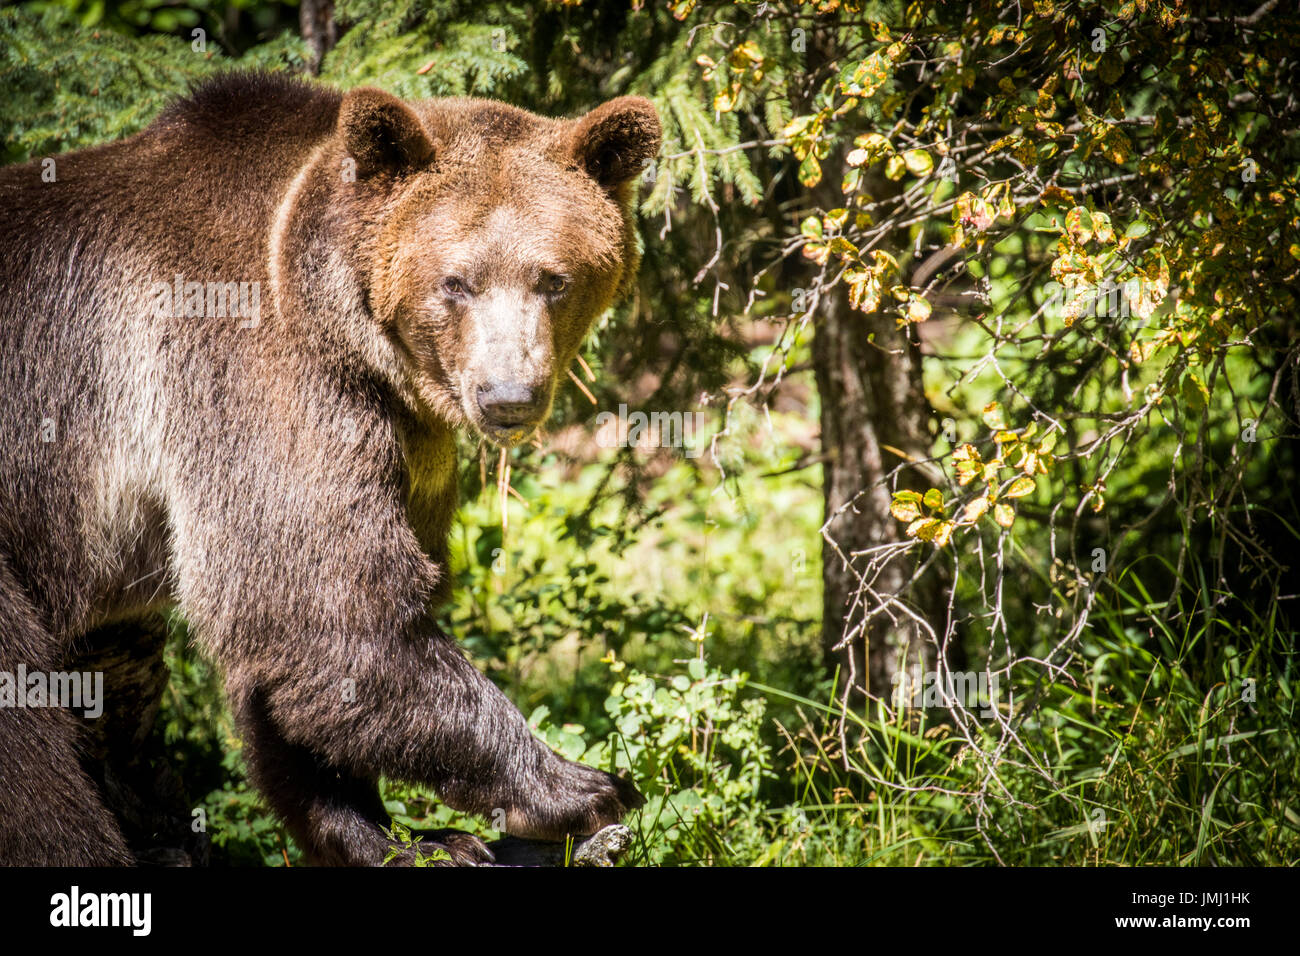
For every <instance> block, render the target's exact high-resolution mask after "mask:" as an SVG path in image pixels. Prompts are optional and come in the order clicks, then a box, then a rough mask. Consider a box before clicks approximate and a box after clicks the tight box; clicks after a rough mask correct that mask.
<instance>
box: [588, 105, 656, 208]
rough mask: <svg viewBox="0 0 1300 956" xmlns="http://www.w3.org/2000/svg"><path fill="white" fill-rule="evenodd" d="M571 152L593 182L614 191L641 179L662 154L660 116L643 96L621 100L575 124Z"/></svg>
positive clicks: (593, 111) (598, 108)
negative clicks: (633, 179) (655, 158)
mask: <svg viewBox="0 0 1300 956" xmlns="http://www.w3.org/2000/svg"><path fill="white" fill-rule="evenodd" d="M575 124H576V125H575V126H574V129H573V133H572V134H571V135H572V139H570V141H569V142H570V144H571V145H570V148H571V150H572V153H573V158H574V159H575V160H577V163H578V165H579V166H580V167H581V168H582V169H584V170H585V171H586V172H587V174H588V175H589V176H591V178H592V179H594V180H596V182H598V183H600V184H601V185H602V186H604V187H605V188H606V189H613V188H615V187H617V186H621V185H622V184H623V183H625V182H627V181H628V180H630V179H631V178H632V177H634V176H636V175H638V174H639V173H640V172H641V171H642V170H643V169H644V167H645V164H646V161H647V160H649V159H652V158H653V157H654V155H655V154H656V153H658V152H659V137H660V127H659V114H658V113H656V112H655V108H654V105H653V104H652V103H651V102H650V101H649V100H647V99H642V98H641V97H639V96H620V97H619V98H618V99H614V100H610V101H609V102H608V103H605V104H603V105H601V106H598V107H596V108H595V109H594V110H592V111H591V112H590V113H588V114H587V115H586V116H584V117H582V119H579V120H575Z"/></svg>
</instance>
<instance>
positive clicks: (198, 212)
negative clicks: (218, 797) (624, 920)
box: [0, 75, 658, 864]
mask: <svg viewBox="0 0 1300 956" xmlns="http://www.w3.org/2000/svg"><path fill="white" fill-rule="evenodd" d="M657 142H658V123H657V120H655V118H654V114H653V111H652V109H651V108H650V107H649V104H647V103H645V101H643V100H634V99H627V98H625V99H623V100H619V101H614V102H613V103H611V104H606V106H605V107H602V108H601V109H599V110H596V111H594V112H593V113H592V114H589V116H588V117H586V118H584V119H580V120H574V121H553V120H546V119H542V118H539V117H535V116H532V115H531V114H528V113H525V112H523V111H520V110H515V109H513V108H511V107H507V106H503V105H501V104H491V103H486V102H483V101H470V100H460V101H431V102H429V103H424V104H409V105H403V104H402V103H401V102H400V101H397V100H394V99H392V98H391V97H388V96H387V95H386V94H382V93H379V92H378V91H373V90H361V91H353V92H352V93H349V94H347V95H346V96H342V95H340V94H338V93H336V92H334V91H331V90H328V89H324V88H319V87H312V86H308V85H305V84H300V83H297V82H294V81H289V80H284V79H279V78H275V77H268V76H256V75H254V76H249V75H236V76H232V77H227V78H225V79H222V80H218V81H215V82H213V83H211V84H209V85H207V86H205V87H204V88H201V89H200V90H198V91H196V93H195V94H194V95H192V96H191V97H190V98H189V99H187V100H185V101H182V102H181V103H179V104H178V105H176V106H174V107H172V108H171V109H169V110H168V111H167V112H166V113H164V114H163V115H162V116H161V117H160V118H159V119H158V120H157V121H156V122H155V123H154V124H153V125H152V126H151V127H149V128H148V129H147V130H145V131H144V132H143V133H141V134H139V135H137V136H135V137H132V138H130V139H128V140H124V141H121V142H117V143H113V144H110V145H107V146H102V147H98V148H95V149H89V150H84V151H81V152H78V153H73V154H69V155H66V156H62V157H58V158H57V165H56V169H57V181H56V182H54V183H47V182H43V181H42V180H41V175H40V173H41V167H40V166H39V165H38V164H35V163H32V164H27V165H24V166H18V167H10V168H7V169H4V170H0V213H2V215H0V250H3V263H2V265H0V409H3V411H0V671H10V672H12V671H14V669H15V668H16V667H17V665H19V664H20V663H21V664H23V665H25V666H26V668H27V669H28V670H29V671H30V670H47V671H50V670H58V669H68V668H70V667H75V666H76V660H77V657H78V655H79V654H80V653H82V652H83V651H84V649H85V646H86V645H87V644H88V643H94V641H93V638H92V637H89V636H88V635H93V634H95V633H100V634H102V633H104V629H106V628H119V629H120V628H122V627H127V626H130V625H131V623H132V622H143V623H142V626H144V624H147V623H148V622H149V621H150V619H151V618H154V617H155V616H156V615H157V614H158V613H159V612H160V611H161V610H163V609H165V608H166V607H168V606H169V605H173V604H174V605H178V606H179V608H180V610H181V611H182V613H183V614H184V615H185V617H186V619H187V621H188V622H189V623H190V625H191V628H192V630H193V633H194V634H195V635H196V636H197V638H198V640H199V641H200V643H201V645H202V647H203V648H204V649H205V650H206V652H207V653H209V654H210V655H211V656H212V658H213V659H214V660H215V661H216V662H217V663H218V664H219V665H220V667H221V669H222V671H223V673H224V674H225V679H226V684H227V690H228V693H229V697H230V701H231V705H232V708H233V710H234V712H235V714H236V717H237V720H238V722H239V725H240V728H241V730H242V732H243V734H244V737H245V743H246V757H247V759H248V763H249V767H250V770H251V772H252V775H253V778H254V781H255V782H256V783H257V785H258V786H259V788H260V789H261V790H262V791H263V793H264V794H265V796H266V797H267V799H268V800H269V802H270V804H271V805H272V807H273V808H274V809H275V810H276V812H277V813H279V814H280V815H281V816H282V817H283V818H284V819H285V820H286V822H287V823H288V825H289V827H290V829H291V831H292V832H293V834H294V836H295V838H296V839H298V840H299V841H300V843H301V844H302V845H303V847H304V848H305V850H306V852H307V853H308V855H309V857H310V858H311V859H312V860H314V861H317V862H333V863H347V864H375V863H379V862H381V861H382V859H383V856H384V854H385V852H386V851H387V848H388V845H387V841H386V839H385V838H384V837H383V835H382V833H381V832H380V830H379V826H380V825H382V824H386V823H387V818H386V816H385V815H384V814H383V811H382V806H381V804H380V802H379V799H378V795H377V792H376V780H377V778H378V777H379V776H380V775H386V776H390V777H393V778H397V779H403V780H409V781H415V782H421V783H426V784H430V785H432V786H434V787H435V788H436V789H437V790H438V792H439V793H440V795H441V796H442V797H443V798H444V799H445V800H446V801H447V802H448V803H450V804H452V805H453V806H456V807H458V808H462V809H465V810H469V811H473V812H478V813H483V814H489V815H490V814H492V812H493V811H494V810H503V811H505V815H506V820H507V829H509V830H510V831H511V832H514V833H517V834H520V835H531V836H539V837H550V838H557V837H560V836H562V835H563V834H565V833H586V832H593V831H594V830H595V829H597V828H598V827H600V826H603V825H605V824H607V823H610V822H614V821H616V820H617V819H619V818H620V817H621V816H622V815H623V814H624V812H625V811H626V810H627V809H628V808H630V807H631V806H634V805H636V804H637V803H638V802H639V796H638V795H637V794H636V791H635V790H634V788H632V787H631V786H630V785H629V784H627V783H625V782H623V781H621V780H618V779H617V778H614V777H612V776H610V775H608V774H605V773H603V772H600V771H596V770H593V769H590V768H586V767H582V766H580V765H577V764H573V763H570V762H568V761H565V760H563V759H561V758H559V757H558V756H556V755H555V754H553V753H552V752H551V751H549V750H548V749H547V748H546V747H544V746H543V745H541V744H539V743H538V742H537V741H536V740H535V739H534V738H533V737H532V735H531V734H530V733H529V730H528V728H527V726H526V723H525V721H524V720H523V718H522V717H521V716H520V715H519V713H518V712H517V711H516V709H515V708H514V707H513V706H512V705H511V704H510V703H509V702H508V701H507V700H506V699H505V698H504V697H503V696H502V695H501V694H500V692H499V691H498V690H497V689H496V688H495V687H494V686H493V685H492V684H491V683H490V682H489V681H487V680H486V679H485V678H484V677H482V676H481V675H480V674H479V672H478V671H477V670H476V669H475V668H474V667H473V666H472V665H471V664H469V663H468V662H467V661H466V660H465V658H464V657H463V656H462V654H461V653H460V652H459V650H458V649H457V648H456V647H455V646H454V644H453V643H452V642H451V641H450V640H449V639H448V638H447V637H446V636H444V635H443V634H441V633H440V632H439V631H438V630H437V629H436V628H435V627H434V625H433V624H432V623H431V620H430V616H429V611H430V607H431V605H433V604H435V603H436V602H437V601H440V600H443V599H445V598H446V597H447V590H448V584H449V581H448V577H447V569H446V558H445V539H446V535H447V531H448V527H449V524H450V521H451V519H452V516H453V513H454V510H455V507H456V499H455V451H454V444H453V441H452V429H453V428H455V427H459V426H463V425H466V424H470V425H473V426H474V427H477V428H479V429H480V430H481V431H484V433H485V434H488V435H489V437H491V438H493V439H494V440H497V441H500V442H503V443H506V444H509V443H511V442H513V441H517V440H519V438H521V437H522V435H523V434H526V433H527V431H528V430H530V429H531V427H533V425H535V421H534V420H533V419H534V418H536V416H537V415H540V414H544V413H545V411H546V410H547V409H549V401H550V394H551V393H550V391H548V389H553V385H554V380H555V378H556V376H558V375H560V374H563V372H564V369H565V368H567V366H568V363H569V362H570V361H571V360H572V357H573V353H574V352H576V350H577V348H578V345H579V343H580V342H581V340H582V337H583V336H584V335H585V333H586V331H587V329H588V327H589V325H590V322H591V321H592V319H593V318H594V317H595V316H596V315H598V314H599V313H600V311H602V310H603V309H604V308H606V307H607V306H608V305H609V303H610V301H611V300H612V299H613V297H614V296H615V295H616V294H617V291H618V289H619V288H620V287H621V286H623V285H625V284H626V283H627V281H628V276H629V274H630V272H631V271H632V270H634V269H635V265H636V251H635V250H636V246H635V238H634V236H633V234H632V231H631V221H630V214H629V212H628V201H629V191H630V180H631V179H632V177H633V176H634V175H635V173H636V172H638V171H639V170H640V164H641V163H642V162H643V160H644V159H645V158H647V157H649V156H652V155H653V154H654V152H655V150H656V149H657ZM503 207H504V208H506V209H508V214H506V215H501V216H497V217H496V218H495V219H494V218H493V211H494V210H499V209H501V208H503ZM497 220H502V221H503V222H508V223H509V224H510V226H511V228H510V229H509V230H503V229H502V225H501V222H498V221H497ZM494 223H495V225H494ZM494 229H495V230H496V232H494ZM506 231H508V232H510V233H511V234H512V235H506V234H505V232H506ZM498 233H500V235H498ZM521 235H522V236H525V237H531V238H528V239H527V241H526V243H525V244H524V245H521V246H518V247H514V246H510V247H508V246H506V245H502V243H509V242H512V241H517V240H518V239H519V237H520V236H521ZM534 260H536V261H534ZM453 268H454V269H455V270H456V271H455V273H454V275H455V276H457V277H460V280H459V281H458V282H453V281H451V279H450V278H448V276H451V275H452V273H451V272H449V271H448V270H451V269H453ZM175 275H181V276H184V277H185V278H186V279H187V280H193V281H199V282H207V281H223V282H257V283H259V285H260V289H261V309H260V317H259V319H258V320H257V321H256V322H255V323H241V322H240V320H239V319H238V318H229V319H227V318H211V317H188V318H186V317H176V316H174V315H173V316H165V315H159V314H157V312H156V311H155V310H153V307H152V304H151V302H150V299H149V294H148V292H147V291H146V290H148V289H150V288H151V286H152V284H155V283H159V282H163V283H168V282H171V281H172V279H173V277H174V276H175ZM556 276H560V278H559V279H557V278H556ZM440 283H441V284H440ZM529 283H532V284H531V285H530V284H529ZM538 283H541V285H538ZM458 289H459V290H464V291H465V294H464V295H460V294H459V292H458V291H457V290H458ZM539 289H541V290H542V291H538V290H539ZM434 290H442V292H435V291H434ZM503 290H504V291H503ZM556 290H559V291H556ZM512 310H514V311H512ZM516 313H517V314H518V316H525V315H527V316H529V317H530V318H529V319H528V320H527V322H525V321H524V320H523V319H522V318H519V319H518V320H516V319H515V318H514V316H515V315H516ZM493 323H496V324H495V325H494V324H493ZM524 326H527V329H528V330H529V331H528V332H527V334H524V333H520V335H519V336H518V338H519V341H518V342H513V341H511V340H510V330H511V329H512V328H516V327H520V328H522V327H524ZM484 329H489V330H493V329H494V330H496V331H494V332H492V334H491V335H488V334H487V333H486V332H484V331H483V330H484ZM502 330H505V331H504V332H502ZM503 335H504V336H505V338H504V339H503V337H502V336H503ZM503 369H504V371H503ZM502 376H506V377H509V376H513V377H514V379H518V378H519V377H520V376H525V377H530V383H529V384H530V386H532V387H533V388H532V391H531V392H530V394H532V395H534V396H535V397H536V401H535V402H534V403H533V405H531V406H529V411H528V415H529V416H531V417H529V418H528V420H527V421H523V420H522V418H520V416H516V418H520V421H516V420H515V419H512V418H507V419H505V424H504V425H500V426H499V427H498V425H496V424H494V421H495V420H494V419H493V418H492V417H491V414H489V413H495V412H494V409H493V408H492V407H491V405H490V402H489V400H488V399H490V397H491V395H492V394H493V393H492V392H491V387H490V383H491V382H493V381H496V380H497V379H500V378H501V377H502ZM514 379H512V381H513V380H514ZM484 382H488V383H489V385H484V384H483V383H484ZM475 394H477V395H478V396H479V397H478V401H477V403H476V402H475V400H474V397H473V396H474V395H475ZM484 395H487V396H488V399H485V398H484ZM543 406H544V407H543ZM510 407H511V408H515V407H516V406H510ZM519 407H522V406H519ZM521 415H522V413H521ZM43 422H44V423H46V426H47V428H48V425H49V423H50V422H53V425H54V429H55V433H54V439H53V440H52V441H50V440H42V437H43V436H42V423H43ZM44 437H46V438H48V437H49V436H48V434H47V435H45V436H44ZM148 626H149V627H151V628H153V630H152V631H150V633H155V632H156V627H154V626H153V625H152V624H149V625H148ZM108 691H109V693H108V700H107V702H106V704H105V707H106V711H109V712H111V711H112V709H113V707H114V697H113V688H112V687H110V688H109V689H108ZM83 734H84V730H83V728H82V727H81V725H80V721H79V719H78V718H76V717H74V716H73V715H72V714H70V713H68V712H67V711H65V710H61V709H58V708H44V709H11V708H0V862H3V863H38V864H61V863H70V864H94V863H124V862H129V861H130V860H131V859H132V853H131V848H130V847H129V846H128V842H127V839H126V837H124V835H123V832H122V830H121V827H120V826H119V822H118V820H117V819H115V817H114V815H113V813H112V812H110V810H109V809H108V807H107V806H106V804H105V802H104V801H103V799H102V794H101V793H100V792H99V787H98V786H97V784H96V782H95V779H92V778H96V779H97V775H96V774H95V768H94V767H88V766H86V765H85V760H84V753H83V751H84V746H83V744H82V742H81V741H82V740H83ZM88 770H89V771H90V772H89V773H88V772H87V771H88ZM468 852H469V853H470V855H472V852H473V851H472V849H471V850H470V851H468Z"/></svg>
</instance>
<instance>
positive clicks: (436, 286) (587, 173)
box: [323, 90, 658, 445]
mask: <svg viewBox="0 0 1300 956" xmlns="http://www.w3.org/2000/svg"><path fill="white" fill-rule="evenodd" d="M385 96H386V95H385V94H382V93H379V92H378V91H373V90H360V91H354V92H353V93H350V94H348V95H347V96H345V98H344V101H343V105H342V108H341V110H340V119H339V131H338V136H337V139H338V148H339V150H341V151H342V152H343V153H344V154H345V156H344V159H346V156H354V157H355V158H356V159H357V162H358V167H359V169H358V173H359V175H358V179H357V181H356V182H355V183H346V182H344V183H342V184H341V185H340V192H341V193H342V196H341V198H342V200H343V201H344V202H345V203H356V204H357V205H358V206H359V207H360V208H362V209H366V210H374V212H372V213H371V216H372V217H373V220H374V221H373V225H372V226H371V229H372V232H371V234H370V235H368V236H366V237H365V239H364V240H363V242H365V243H366V244H367V245H369V244H370V243H373V249H374V254H373V256H372V259H371V263H370V271H369V275H368V276H367V277H366V281H367V284H368V292H369V302H370V306H371V309H372V313H373V318H374V320H375V321H376V322H378V323H379V325H380V326H381V327H382V329H383V330H384V332H385V334H386V335H387V336H388V337H389V339H390V341H391V342H392V344H393V347H394V349H395V353H396V356H397V362H398V365H399V366H400V368H401V370H402V374H403V375H404V376H405V378H406V381H407V383H408V384H409V386H410V388H411V389H412V391H413V392H414V394H415V396H416V397H417V398H418V400H419V403H420V404H421V405H422V406H424V407H426V408H428V409H431V410H433V411H434V412H436V413H437V414H438V415H440V416H441V417H442V418H443V419H445V420H446V421H447V422H449V423H451V424H454V425H462V424H468V425H471V426H473V427H474V428H476V429H477V430H478V431H479V432H480V433H482V434H483V435H484V436H485V437H487V438H488V439H490V440H491V441H494V442H497V443H499V444H503V445H511V444H516V443H518V442H519V441H521V440H523V439H524V438H525V437H526V436H527V435H528V434H529V433H531V432H532V431H533V430H534V429H535V428H536V427H537V426H538V425H539V424H540V423H541V422H542V421H543V420H544V419H545V418H546V417H547V415H548V414H549V412H550V408H551V401H552V398H553V395H554V391H555V387H556V383H557V380H558V378H559V377H560V376H562V375H563V374H564V370H565V369H566V368H568V366H569V364H570V363H571V362H572V361H573V358H574V356H575V355H576V354H577V352H578V349H579V347H580V345H581V343H582V339H583V337H584V336H585V335H586V333H587V330H588V329H589V327H590V325H591V323H592V321H593V320H594V319H595V318H596V317H597V316H598V315H600V313H602V312H603V311H604V310H605V309H606V308H608V307H609V305H610V304H611V302H612V301H613V299H614V297H615V294H616V292H617V291H618V289H619V287H620V285H622V284H623V283H624V282H625V281H626V277H627V276H628V275H629V274H631V273H632V272H634V271H635V267H636V263H637V258H638V256H637V250H636V245H635V242H634V237H632V236H631V235H630V233H629V230H628V222H627V220H628V211H627V199H628V194H629V185H630V180H631V179H632V178H633V177H635V176H636V175H637V174H638V173H639V172H640V171H641V169H642V165H643V163H644V162H645V161H647V160H648V159H649V158H650V157H652V156H653V155H654V152H655V151H656V150H657V148H658V121H657V119H656V118H655V116H654V112H653V108H652V107H650V105H649V104H648V103H647V102H646V101H644V100H640V99H636V98H632V97H624V98H622V99H619V100H615V101H612V102H611V103H607V104H605V106H603V107H601V109H600V110H599V111H597V112H595V113H593V114H591V115H590V116H588V117H586V118H584V119H581V120H572V121H562V120H549V119H544V118H541V117H537V116H533V115H531V114H529V113H526V112H524V111H522V110H517V109H514V108H512V107H508V106H505V105H503V104H500V103H492V102H489V101H482V100H451V101H437V102H434V103H428V104H417V105H416V106H415V107H414V108H412V109H409V110H408V109H406V108H405V107H403V106H402V104H400V103H397V102H396V101H390V100H391V98H387V99H386V98H385ZM376 115H378V117H379V119H378V120H376V119H375V117H376ZM376 142H378V143H381V144H388V145H387V146H386V147H383V148H376V147H375V145H374V144H375V143H376ZM337 158H338V153H332V154H327V158H325V159H324V160H323V162H324V163H325V164H326V166H327V168H328V167H330V166H333V165H334V163H333V162H332V160H337ZM367 218H370V217H367ZM630 239H632V240H633V241H631V242H630V241H629V240H630Z"/></svg>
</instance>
